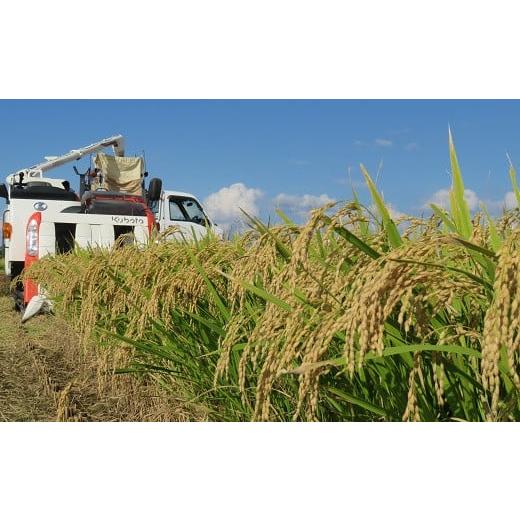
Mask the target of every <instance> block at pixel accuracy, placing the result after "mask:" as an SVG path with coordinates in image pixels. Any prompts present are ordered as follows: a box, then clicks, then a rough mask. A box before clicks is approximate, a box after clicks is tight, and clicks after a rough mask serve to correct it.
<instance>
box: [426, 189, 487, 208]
mask: <svg viewBox="0 0 520 520" xmlns="http://www.w3.org/2000/svg"><path fill="white" fill-rule="evenodd" d="M464 198H465V199H466V202H467V203H468V207H469V210H470V211H475V210H477V209H478V205H479V202H480V200H479V198H478V196H477V194H476V193H475V192H474V191H473V190H469V189H465V190H464ZM430 204H435V205H436V206H439V207H440V208H443V209H448V208H449V206H450V190H449V189H445V188H444V189H442V190H438V191H436V192H435V193H434V194H433V195H432V196H431V198H430V199H429V200H428V201H427V202H426V204H424V206H423V208H424V209H430Z"/></svg>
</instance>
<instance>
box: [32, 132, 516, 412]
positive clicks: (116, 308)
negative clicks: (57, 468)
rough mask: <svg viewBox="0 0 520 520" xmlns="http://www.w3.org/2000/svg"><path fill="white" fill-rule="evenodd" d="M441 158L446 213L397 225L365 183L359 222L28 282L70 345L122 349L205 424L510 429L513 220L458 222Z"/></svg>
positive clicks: (98, 265)
mask: <svg viewBox="0 0 520 520" xmlns="http://www.w3.org/2000/svg"><path fill="white" fill-rule="evenodd" d="M450 154H451V159H452V171H453V179H454V180H453V187H452V196H451V208H450V211H449V212H445V211H443V210H441V209H440V208H436V207H434V208H433V209H434V216H433V217H432V218H430V219H417V218H414V219H408V220H407V221H403V222H401V223H400V228H398V227H397V226H396V224H395V223H394V222H393V221H392V219H391V217H390V215H389V214H388V210H387V209H386V208H385V206H384V203H383V202H382V199H381V197H380V196H379V194H377V192H376V191H375V186H374V185H373V183H372V182H371V180H370V178H369V177H368V174H366V176H367V182H368V185H369V189H370V190H371V192H372V196H373V198H374V202H375V205H376V207H377V211H378V215H377V216H375V217H374V216H372V215H371V214H370V212H369V211H367V210H366V209H364V208H363V207H362V206H361V205H360V204H359V203H358V202H357V199H355V200H354V201H353V202H352V203H349V204H346V205H345V206H343V207H341V208H339V209H338V210H337V211H336V213H335V214H334V215H330V212H331V208H330V207H329V208H323V209H321V210H317V211H315V212H314V213H313V214H312V216H311V218H310V220H309V222H308V223H307V224H306V225H304V226H297V225H296V224H294V223H292V222H290V221H289V220H288V219H287V217H286V216H284V215H281V216H282V218H283V220H284V224H283V225H279V226H275V227H266V226H265V225H263V224H262V223H261V222H259V221H258V220H257V219H255V218H251V219H250V220H251V224H252V227H253V228H254V229H253V230H252V231H250V232H249V233H247V234H245V235H244V236H242V237H239V238H236V239H235V240H233V241H231V242H223V241H219V240H217V239H215V238H211V237H209V238H206V239H204V240H201V241H199V242H178V241H167V240H157V241H154V242H151V243H150V244H149V245H148V246H147V247H145V248H144V249H139V248H136V247H125V248H114V249H113V250H112V251H101V250H93V251H89V252H85V251H79V252H76V253H74V254H71V255H68V256H64V257H59V258H48V259H44V260H42V261H41V262H38V263H37V264H35V265H34V266H33V267H32V268H31V270H30V272H29V276H31V277H33V278H35V279H37V280H38V281H39V282H40V283H41V284H43V285H44V286H45V287H46V288H47V289H48V291H49V292H50V294H51V295H52V296H54V297H56V298H57V300H58V304H59V305H58V309H59V312H61V313H63V314H64V315H65V316H67V317H68V319H69V320H70V321H71V322H72V323H74V324H76V327H77V329H78V331H79V332H80V334H81V335H82V337H83V338H84V340H85V342H86V341H88V340H92V338H95V339H96V341H97V342H98V343H101V342H103V343H105V344H110V345H112V346H113V347H114V348H116V347H115V346H116V345H117V349H119V351H122V350H121V348H122V345H126V347H125V348H124V352H125V354H124V355H125V357H124V358H121V359H120V360H119V362H120V363H121V364H124V363H126V366H127V371H131V372H134V373H138V374H142V373H143V372H145V373H147V374H148V375H149V376H150V377H152V378H154V380H155V381H156V382H157V384H158V385H159V386H160V387H161V388H163V389H167V390H168V389H169V390H171V392H172V393H174V394H175V395H176V396H177V397H178V398H179V399H180V400H181V401H183V402H185V403H189V404H190V405H194V406H195V405H196V406H198V407H202V409H203V410H204V411H205V413H207V417H208V418H209V419H224V420H248V419H254V420H269V419H276V420H291V419H307V420H316V419H318V420H486V419H487V420H518V419H519V418H520V406H519V393H520V375H519V356H520V343H519V341H518V337H519V319H518V307H519V303H520V288H519V287H520V285H519V284H518V277H519V276H520V252H519V251H518V246H517V245H516V244H517V243H518V239H519V238H520V237H519V233H518V231H516V230H515V227H516V225H517V224H516V223H517V222H518V214H517V212H513V213H508V214H505V215H504V216H503V217H502V218H501V219H499V220H497V221H496V222H495V221H494V220H492V219H491V218H489V216H488V215H487V212H485V213H484V214H483V215H475V216H474V217H473V219H471V217H470V214H469V211H468V210H467V205H466V203H465V200H464V198H463V193H464V186H463V183H462V177H461V176H460V171H459V168H458V162H457V160H456V156H455V150H454V147H453V144H452V142H451V139H450ZM518 195H519V199H520V193H519V194H518ZM399 229H401V232H399ZM116 361H117V360H116Z"/></svg>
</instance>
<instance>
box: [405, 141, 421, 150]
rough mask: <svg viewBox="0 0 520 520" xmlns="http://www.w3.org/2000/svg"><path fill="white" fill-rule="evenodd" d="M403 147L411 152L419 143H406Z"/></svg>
mask: <svg viewBox="0 0 520 520" xmlns="http://www.w3.org/2000/svg"><path fill="white" fill-rule="evenodd" d="M404 149H405V150H406V151H408V152H413V151H415V150H418V149H419V145H418V144H417V143H408V144H407V145H406V146H405V147H404Z"/></svg>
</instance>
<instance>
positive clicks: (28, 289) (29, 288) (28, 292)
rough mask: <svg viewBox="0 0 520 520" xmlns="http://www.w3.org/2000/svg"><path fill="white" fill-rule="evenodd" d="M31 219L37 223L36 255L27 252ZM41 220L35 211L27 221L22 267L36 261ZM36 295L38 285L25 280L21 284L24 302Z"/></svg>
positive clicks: (38, 213)
mask: <svg viewBox="0 0 520 520" xmlns="http://www.w3.org/2000/svg"><path fill="white" fill-rule="evenodd" d="M31 221H35V222H36V224H37V253H36V255H30V254H29V243H28V238H29V237H28V233H29V224H31ZM41 222H42V214H41V213H40V212H39V211H37V212H36V213H33V214H32V215H31V216H30V217H29V220H28V221H27V227H26V235H25V265H24V269H27V268H28V267H29V266H31V265H32V264H34V262H37V261H38V257H39V254H38V249H39V247H40V224H41ZM37 295H38V285H37V284H36V283H35V282H34V281H33V280H25V282H24V284H23V301H24V303H25V304H27V303H29V301H30V300H31V298H32V297H33V296H37Z"/></svg>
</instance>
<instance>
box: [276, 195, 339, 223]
mask: <svg viewBox="0 0 520 520" xmlns="http://www.w3.org/2000/svg"><path fill="white" fill-rule="evenodd" d="M331 202H336V201H335V200H334V199H332V198H330V197H329V196H328V195H326V194H325V193H322V194H321V195H288V194H286V193H279V194H278V195H276V197H274V199H273V204H274V206H275V207H277V208H280V209H281V210H282V211H284V212H286V213H288V214H292V215H295V216H298V217H300V218H307V217H308V216H309V213H310V211H311V210H313V209H314V208H321V207H322V206H325V204H329V203H331Z"/></svg>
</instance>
